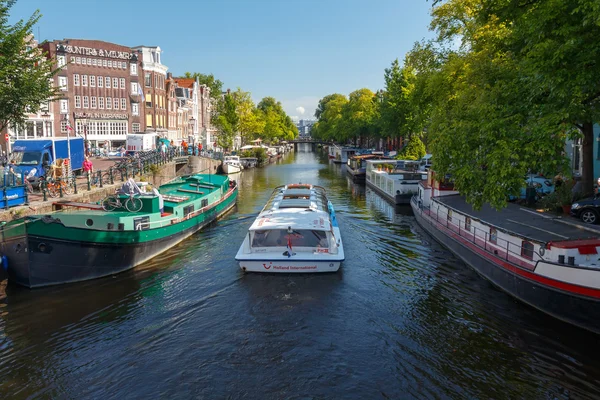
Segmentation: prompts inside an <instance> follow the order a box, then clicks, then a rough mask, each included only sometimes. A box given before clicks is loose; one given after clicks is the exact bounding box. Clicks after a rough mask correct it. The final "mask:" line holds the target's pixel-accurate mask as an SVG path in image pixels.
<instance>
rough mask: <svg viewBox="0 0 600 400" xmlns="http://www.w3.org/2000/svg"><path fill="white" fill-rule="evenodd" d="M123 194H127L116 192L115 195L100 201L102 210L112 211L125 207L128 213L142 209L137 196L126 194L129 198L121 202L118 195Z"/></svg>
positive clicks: (140, 201)
mask: <svg viewBox="0 0 600 400" xmlns="http://www.w3.org/2000/svg"><path fill="white" fill-rule="evenodd" d="M124 194H127V193H123V192H122V191H120V190H117V191H116V192H115V194H111V195H108V196H106V197H105V198H104V199H103V200H102V208H103V209H104V211H113V210H115V209H117V208H123V207H125V208H126V209H127V211H129V212H138V211H140V210H141V209H142V205H143V204H142V200H141V199H140V198H139V194H135V193H128V194H127V196H129V197H128V198H127V200H125V201H124V202H123V201H121V197H120V195H124Z"/></svg>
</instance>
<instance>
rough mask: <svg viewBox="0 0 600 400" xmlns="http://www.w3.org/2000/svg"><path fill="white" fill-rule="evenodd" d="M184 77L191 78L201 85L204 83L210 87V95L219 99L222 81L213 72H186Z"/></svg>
mask: <svg viewBox="0 0 600 400" xmlns="http://www.w3.org/2000/svg"><path fill="white" fill-rule="evenodd" d="M184 76H185V77H186V78H193V79H194V80H197V81H198V83H200V84H201V85H206V86H208V87H209V88H210V97H211V98H213V99H214V100H216V101H219V100H220V99H221V95H222V93H223V82H221V81H220V80H218V79H216V78H215V76H214V75H213V74H203V73H201V72H186V73H185V74H184Z"/></svg>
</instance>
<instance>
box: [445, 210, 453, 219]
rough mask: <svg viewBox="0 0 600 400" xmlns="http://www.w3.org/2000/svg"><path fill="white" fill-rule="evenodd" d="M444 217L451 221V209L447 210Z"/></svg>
mask: <svg viewBox="0 0 600 400" xmlns="http://www.w3.org/2000/svg"><path fill="white" fill-rule="evenodd" d="M446 219H447V220H448V222H452V210H448V214H447V216H446Z"/></svg>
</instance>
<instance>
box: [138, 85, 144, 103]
mask: <svg viewBox="0 0 600 400" xmlns="http://www.w3.org/2000/svg"><path fill="white" fill-rule="evenodd" d="M137 86H138V94H139V95H140V101H144V91H143V90H142V85H140V84H139V83H138V85H137Z"/></svg>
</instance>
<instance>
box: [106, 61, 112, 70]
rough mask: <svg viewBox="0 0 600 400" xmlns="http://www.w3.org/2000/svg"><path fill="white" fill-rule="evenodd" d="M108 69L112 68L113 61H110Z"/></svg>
mask: <svg viewBox="0 0 600 400" xmlns="http://www.w3.org/2000/svg"><path fill="white" fill-rule="evenodd" d="M107 62H108V68H112V60H108V61H107Z"/></svg>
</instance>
